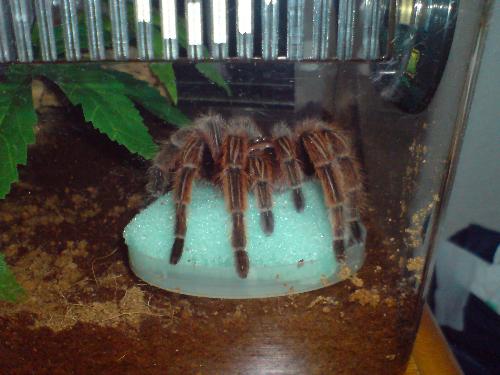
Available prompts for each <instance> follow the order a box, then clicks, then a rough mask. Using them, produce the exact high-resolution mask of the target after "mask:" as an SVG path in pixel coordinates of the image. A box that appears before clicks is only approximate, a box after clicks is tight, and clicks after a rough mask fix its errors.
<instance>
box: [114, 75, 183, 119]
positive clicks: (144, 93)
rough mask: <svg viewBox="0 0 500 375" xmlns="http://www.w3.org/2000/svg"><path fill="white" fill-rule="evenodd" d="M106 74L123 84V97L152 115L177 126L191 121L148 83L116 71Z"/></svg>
mask: <svg viewBox="0 0 500 375" xmlns="http://www.w3.org/2000/svg"><path fill="white" fill-rule="evenodd" d="M107 73H109V74H111V75H113V76H114V77H115V78H116V79H118V80H119V81H120V82H122V83H123V84H124V87H125V95H127V96H128V97H129V98H130V99H131V100H132V101H133V102H135V103H137V104H138V105H140V106H141V107H143V108H144V109H145V110H147V111H149V112H151V113H152V114H153V115H155V116H157V117H158V118H160V119H162V120H164V121H167V122H169V123H171V124H174V125H177V126H184V125H187V124H189V123H190V121H191V120H190V119H189V118H188V117H187V116H186V115H184V114H183V113H182V112H181V111H180V110H179V109H178V108H176V107H174V106H172V105H171V104H170V103H169V102H168V100H167V98H164V97H163V96H161V95H160V93H159V92H158V90H156V89H155V88H153V87H151V86H150V85H149V84H148V83H146V82H144V81H141V80H138V79H136V78H134V77H133V76H131V75H130V74H127V73H123V72H119V71H116V70H109V71H107Z"/></svg>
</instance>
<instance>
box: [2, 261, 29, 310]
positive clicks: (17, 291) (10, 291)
mask: <svg viewBox="0 0 500 375" xmlns="http://www.w3.org/2000/svg"><path fill="white" fill-rule="evenodd" d="M24 295H25V291H24V289H23V288H22V287H21V286H20V285H19V284H18V283H17V281H16V278H15V277H14V275H13V274H12V272H11V271H10V269H9V267H8V266H7V263H6V262H5V258H4V255H3V254H2V253H0V300H1V301H8V302H17V301H19V300H20V299H21V298H22V297H23V296H24Z"/></svg>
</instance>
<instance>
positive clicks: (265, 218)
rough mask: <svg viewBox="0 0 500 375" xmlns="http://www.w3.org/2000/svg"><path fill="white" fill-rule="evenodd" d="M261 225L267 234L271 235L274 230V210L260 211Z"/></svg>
mask: <svg viewBox="0 0 500 375" xmlns="http://www.w3.org/2000/svg"><path fill="white" fill-rule="evenodd" d="M260 226H261V227H262V230H263V231H264V233H265V234H267V235H270V234H271V233H273V231H274V215H273V212H272V211H262V212H261V213H260Z"/></svg>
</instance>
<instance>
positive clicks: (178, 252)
mask: <svg viewBox="0 0 500 375" xmlns="http://www.w3.org/2000/svg"><path fill="white" fill-rule="evenodd" d="M183 249H184V238H178V237H177V238H176V239H175V241H174V244H173V245H172V252H171V253H170V264H177V263H179V260H180V259H181V256H182V250H183Z"/></svg>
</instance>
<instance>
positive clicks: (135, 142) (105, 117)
mask: <svg viewBox="0 0 500 375" xmlns="http://www.w3.org/2000/svg"><path fill="white" fill-rule="evenodd" d="M35 74H38V75H42V76H45V77H47V78H48V79H50V80H51V81H53V82H54V83H55V84H56V85H58V86H59V88H60V89H61V90H62V91H63V92H64V94H65V95H66V96H67V97H68V99H69V101H70V102H71V103H72V104H73V105H81V106H82V109H83V114H84V117H85V120H86V121H88V122H91V123H92V125H93V126H94V127H95V128H96V129H98V130H99V131H100V132H102V133H104V134H106V135H107V136H108V137H109V138H110V139H111V140H113V141H116V142H118V143H119V144H121V145H123V146H125V147H126V148H127V149H128V150H129V151H131V152H135V153H137V154H139V155H141V156H143V157H144V158H146V159H151V158H152V157H153V156H154V155H155V154H156V151H157V149H158V146H157V145H156V144H155V143H154V142H153V139H152V137H151V135H150V134H149V133H148V130H147V128H146V126H145V125H144V122H143V120H142V117H141V115H140V114H139V111H138V110H137V109H136V108H135V106H134V104H133V102H132V101H131V99H129V98H128V96H127V91H128V90H130V88H127V87H126V86H125V85H124V84H123V83H122V82H120V81H119V80H118V79H117V78H116V77H115V76H114V75H113V74H111V73H108V72H106V71H104V70H102V69H100V68H99V67H98V66H95V65H70V64H68V65H57V66H49V65H42V66H40V67H38V69H37V70H36V72H35ZM138 95H140V94H138Z"/></svg>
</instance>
